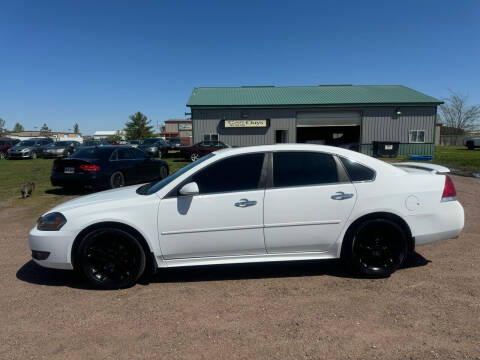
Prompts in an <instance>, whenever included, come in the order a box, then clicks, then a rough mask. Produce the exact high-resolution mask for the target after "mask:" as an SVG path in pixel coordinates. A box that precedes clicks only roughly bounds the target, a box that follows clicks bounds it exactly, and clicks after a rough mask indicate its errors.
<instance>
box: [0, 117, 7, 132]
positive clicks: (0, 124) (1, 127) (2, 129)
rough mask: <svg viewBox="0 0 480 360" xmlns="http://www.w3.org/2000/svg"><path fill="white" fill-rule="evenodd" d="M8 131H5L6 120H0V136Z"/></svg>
mask: <svg viewBox="0 0 480 360" xmlns="http://www.w3.org/2000/svg"><path fill="white" fill-rule="evenodd" d="M6 131H7V129H5V120H3V119H2V118H0V135H3V134H4V133H5V132H6Z"/></svg>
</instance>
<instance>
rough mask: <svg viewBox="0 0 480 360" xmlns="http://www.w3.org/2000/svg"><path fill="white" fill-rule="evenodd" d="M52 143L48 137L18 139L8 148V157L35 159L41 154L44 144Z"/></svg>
mask: <svg viewBox="0 0 480 360" xmlns="http://www.w3.org/2000/svg"><path fill="white" fill-rule="evenodd" d="M51 143H53V140H52V139H50V138H34V139H30V140H23V141H20V142H19V143H18V144H16V145H15V146H13V147H11V148H10V149H8V152H7V153H8V158H9V159H36V158H37V157H39V156H41V154H42V149H43V147H44V146H46V145H48V144H51Z"/></svg>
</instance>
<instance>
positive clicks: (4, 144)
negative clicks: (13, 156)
mask: <svg viewBox="0 0 480 360" xmlns="http://www.w3.org/2000/svg"><path fill="white" fill-rule="evenodd" d="M19 142H20V140H18V139H10V138H0V159H2V160H3V159H6V158H7V154H8V149H10V148H11V147H12V146H15V145H16V144H18V143H19Z"/></svg>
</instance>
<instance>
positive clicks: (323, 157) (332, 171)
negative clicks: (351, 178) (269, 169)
mask: <svg viewBox="0 0 480 360" xmlns="http://www.w3.org/2000/svg"><path fill="white" fill-rule="evenodd" d="M336 182H338V173H337V165H336V163H335V160H334V159H333V156H332V155H330V154H324V153H317V152H302V151H292V152H288V151H286V152H276V153H274V154H273V186H274V187H286V186H306V185H318V184H330V183H336Z"/></svg>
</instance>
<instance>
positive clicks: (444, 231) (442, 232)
mask: <svg viewBox="0 0 480 360" xmlns="http://www.w3.org/2000/svg"><path fill="white" fill-rule="evenodd" d="M409 220H410V221H409V223H410V225H411V227H412V233H413V236H414V237H415V245H416V246H417V245H424V244H428V243H431V242H434V241H439V240H447V239H453V238H456V237H458V236H459V235H460V233H461V232H462V230H463V226H464V224H465V213H464V210H463V207H462V205H461V204H460V203H459V202H458V201H448V202H444V203H440V204H439V209H438V211H437V212H435V213H433V214H417V215H415V216H411V217H410V219H409Z"/></svg>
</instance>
